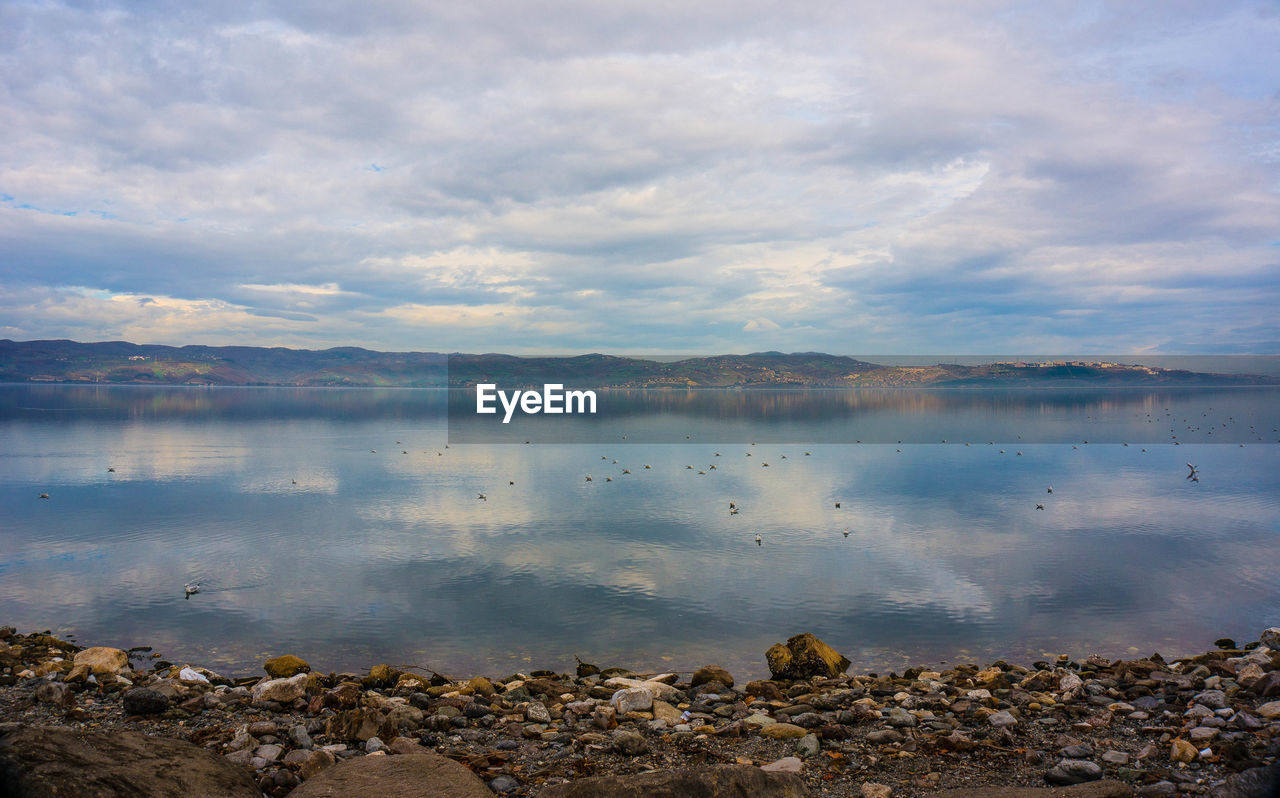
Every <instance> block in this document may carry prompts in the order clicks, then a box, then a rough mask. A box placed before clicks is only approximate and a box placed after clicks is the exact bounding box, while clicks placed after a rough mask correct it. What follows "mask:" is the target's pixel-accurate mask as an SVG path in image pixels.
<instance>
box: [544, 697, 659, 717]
mask: <svg viewBox="0 0 1280 798" xmlns="http://www.w3.org/2000/svg"><path fill="white" fill-rule="evenodd" d="M619 692H622V691H619ZM645 695H649V694H648V693H645ZM649 703H650V704H652V703H653V697H652V696H649ZM619 711H621V712H624V713H625V712H629V711H630V710H619ZM524 719H525V720H527V721H529V722H530V723H550V722H551V713H550V712H548V711H547V705H546V704H544V703H542V702H541V701H530V702H529V703H528V704H527V705H526V706H525V708H524Z"/></svg>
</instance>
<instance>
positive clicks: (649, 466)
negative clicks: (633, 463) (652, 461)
mask: <svg viewBox="0 0 1280 798" xmlns="http://www.w3.org/2000/svg"><path fill="white" fill-rule="evenodd" d="M645 468H653V466H651V465H647V466H645Z"/></svg>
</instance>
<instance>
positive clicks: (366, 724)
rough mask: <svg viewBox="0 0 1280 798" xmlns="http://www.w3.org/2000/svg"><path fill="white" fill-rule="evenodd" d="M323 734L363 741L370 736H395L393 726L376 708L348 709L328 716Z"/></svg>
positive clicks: (340, 738) (333, 737)
mask: <svg viewBox="0 0 1280 798" xmlns="http://www.w3.org/2000/svg"><path fill="white" fill-rule="evenodd" d="M325 734H327V735H328V736H329V737H330V738H332V739H334V740H357V741H359V742H362V743H363V742H364V741H366V740H368V739H369V738H370V737H385V738H386V739H388V740H389V739H391V738H392V737H395V736H396V730H395V727H394V726H392V725H391V724H390V723H388V722H387V717H386V715H384V714H383V713H381V712H379V711H378V710H376V709H365V708H361V709H348V710H346V711H345V712H339V713H338V714H336V715H334V716H333V717H331V718H329V720H328V722H327V724H326V725H325Z"/></svg>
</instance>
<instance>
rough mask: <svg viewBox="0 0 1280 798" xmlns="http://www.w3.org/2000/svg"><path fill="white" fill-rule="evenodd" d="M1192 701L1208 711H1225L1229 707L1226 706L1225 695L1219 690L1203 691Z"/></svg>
mask: <svg viewBox="0 0 1280 798" xmlns="http://www.w3.org/2000/svg"><path fill="white" fill-rule="evenodd" d="M1192 700H1193V701H1195V702H1196V703H1197V704H1200V705H1201V706H1206V707H1208V708H1209V709H1226V708H1227V706H1229V705H1228V704H1227V694H1226V693H1224V692H1222V691H1221V690H1205V691H1204V692H1203V693H1199V694H1198V695H1196V697H1195V698H1193V699H1192Z"/></svg>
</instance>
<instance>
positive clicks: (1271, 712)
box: [1258, 701, 1280, 720]
mask: <svg viewBox="0 0 1280 798" xmlns="http://www.w3.org/2000/svg"><path fill="white" fill-rule="evenodd" d="M1258 714H1259V715H1261V716H1262V717H1264V718H1266V719H1267V720H1280V701H1268V702H1267V703H1265V704H1263V705H1262V706H1260V707H1258Z"/></svg>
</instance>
